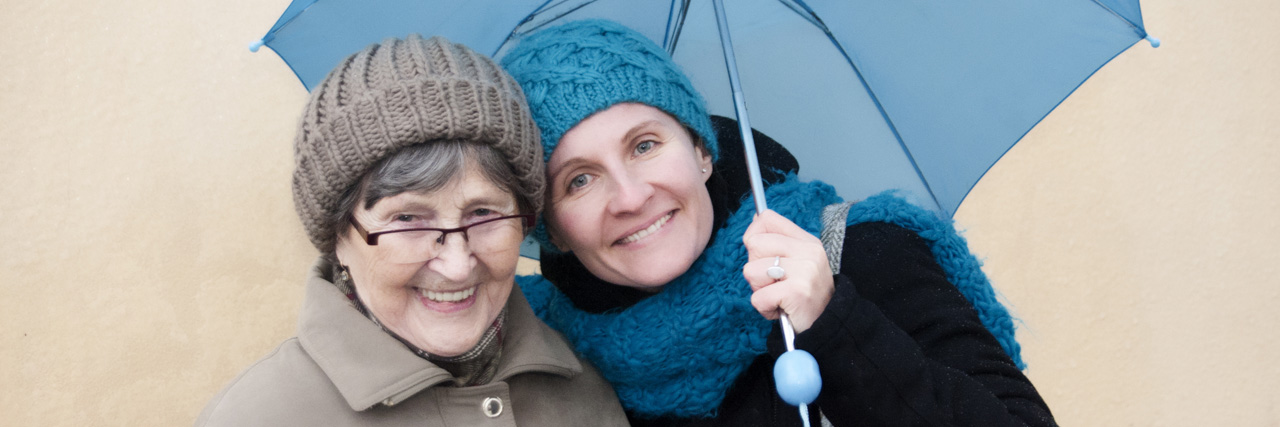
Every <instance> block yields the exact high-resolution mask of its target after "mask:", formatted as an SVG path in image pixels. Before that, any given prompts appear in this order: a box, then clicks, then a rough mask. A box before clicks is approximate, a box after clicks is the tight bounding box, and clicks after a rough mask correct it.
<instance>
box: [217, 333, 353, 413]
mask: <svg viewBox="0 0 1280 427" xmlns="http://www.w3.org/2000/svg"><path fill="white" fill-rule="evenodd" d="M334 408H336V409H339V410H341V409H347V404H346V402H345V401H344V400H343V399H342V396H341V395H339V394H338V391H337V389H336V388H335V387H334V386H333V384H332V383H331V382H330V381H329V379H328V377H327V376H325V375H324V372H323V371H322V370H321V369H320V367H319V365H316V363H315V361H313V360H312V359H311V357H310V356H309V355H308V354H307V353H306V351H305V350H303V349H302V346H301V345H300V344H299V343H298V339H297V338H290V339H288V340H285V341H284V342H283V343H281V344H280V345H279V346H278V347H276V349H275V350H274V351H272V352H271V353H270V354H268V355H267V356H265V357H263V358H262V359H259V360H258V361H257V362H255V363H254V364H253V365H251V366H249V367H248V368H247V369H245V370H244V371H243V372H241V373H240V375H238V376H236V378H235V379H233V380H232V381H231V383H230V384H227V386H226V387H225V388H223V389H222V391H220V392H219V393H218V394H217V395H216V396H214V398H213V399H212V400H211V401H209V403H208V404H207V405H206V406H205V408H204V411H202V412H201V413H200V417H199V418H197V419H196V426H209V427H212V426H254V425H263V426H266V425H275V426H287V425H306V424H305V420H307V419H315V418H316V417H317V416H318V415H320V414H321V413H324V412H332V411H333V410H334ZM300 421H301V422H304V424H298V423H299V422H300Z"/></svg>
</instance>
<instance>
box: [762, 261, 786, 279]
mask: <svg viewBox="0 0 1280 427" xmlns="http://www.w3.org/2000/svg"><path fill="white" fill-rule="evenodd" d="M779 262H782V257H781V256H776V257H773V267H769V269H768V270H765V271H764V273H765V274H768V275H769V278H771V279H773V280H782V278H783V277H787V270H783V269H782V266H780V265H778V263H779Z"/></svg>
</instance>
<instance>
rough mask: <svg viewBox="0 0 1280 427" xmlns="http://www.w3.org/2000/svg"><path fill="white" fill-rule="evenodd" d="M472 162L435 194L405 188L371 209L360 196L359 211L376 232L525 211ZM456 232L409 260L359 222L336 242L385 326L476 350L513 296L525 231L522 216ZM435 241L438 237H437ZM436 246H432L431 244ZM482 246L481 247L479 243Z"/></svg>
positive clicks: (422, 344) (425, 342) (415, 339)
mask: <svg viewBox="0 0 1280 427" xmlns="http://www.w3.org/2000/svg"><path fill="white" fill-rule="evenodd" d="M478 169H479V167H478V166H476V165H475V164H474V163H472V162H471V161H470V160H468V161H467V165H466V166H465V167H464V168H463V174H462V176H461V177H458V178H457V179H454V181H453V182H451V183H449V184H448V185H446V186H444V187H441V188H440V189H438V190H436V191H433V192H430V193H425V194H424V193H413V192H407V193H401V194H398V195H395V196H392V197H387V198H384V199H381V200H379V201H378V202H377V203H376V204H374V206H373V207H372V208H370V209H365V208H364V206H363V204H360V203H358V204H357V205H358V206H357V207H356V210H355V212H354V218H355V221H356V222H357V223H359V224H360V226H361V227H363V228H364V229H365V230H367V231H368V232H370V233H377V232H380V231H388V230H397V229H405V228H422V227H432V228H456V227H463V226H467V225H470V224H475V223H478V222H481V221H484V220H486V219H493V218H498V217H501V216H506V215H514V214H518V213H519V212H517V207H516V202H515V198H514V197H513V196H512V195H511V194H510V193H508V192H506V191H504V190H503V189H501V188H499V187H497V186H495V185H494V184H493V183H491V182H490V181H489V180H488V179H487V178H485V177H484V176H483V175H481V174H480V172H479V171H478ZM467 233H468V236H466V237H464V236H463V235H462V233H451V234H448V235H447V236H445V238H444V239H443V244H440V245H434V248H431V249H427V251H428V252H434V253H433V254H427V255H422V256H421V257H422V258H427V257H431V255H434V257H431V258H430V259H428V260H426V261H424V262H416V263H408V264H405V263H402V262H403V261H404V258H406V254H404V253H391V252H388V251H390V250H394V246H395V245H392V244H391V243H392V242H391V240H390V238H391V237H392V236H395V235H397V234H399V236H398V237H400V238H404V237H406V235H410V234H411V233H394V234H387V235H383V236H381V237H380V241H379V244H378V245H376V246H371V245H369V244H367V243H366V242H365V240H364V239H363V238H362V237H361V236H360V235H359V233H358V232H357V231H355V229H354V228H353V227H347V229H346V232H345V233H344V235H342V236H340V237H339V240H338V244H337V249H336V252H337V255H338V260H339V261H340V262H341V263H342V264H343V265H345V266H347V268H348V269H349V271H350V274H351V280H352V282H353V283H354V286H355V289H356V293H357V294H358V295H359V297H360V301H361V302H362V303H363V304H364V306H365V307H366V308H368V309H369V310H370V311H371V312H372V313H373V315H374V316H376V317H377V318H378V321H379V322H381V323H382V324H383V326H384V327H386V328H387V329H389V330H391V331H392V332H395V333H396V334H397V335H399V336H400V337H401V338H404V339H405V340H407V341H409V343H411V344H413V345H414V346H417V347H418V348H420V349H422V350H426V351H427V352H430V353H432V354H435V355H440V356H456V355H459V354H462V353H464V352H466V351H467V350H470V349H471V348H472V347H474V346H475V345H476V342H477V341H479V339H480V337H481V335H483V333H484V331H485V330H486V329H487V328H489V326H490V325H491V324H493V322H494V320H495V319H496V318H497V316H498V314H499V313H500V312H501V311H502V308H503V307H504V306H505V305H506V303H507V297H508V296H509V295H510V292H511V287H512V286H513V284H514V279H515V269H516V261H517V259H518V258H519V255H520V249H519V246H520V241H521V239H522V238H523V236H524V234H523V227H522V223H521V222H520V221H518V220H501V221H496V222H494V223H490V224H485V225H483V226H478V227H476V228H473V229H471V230H469V231H468V232H467ZM431 241H432V242H434V241H435V240H434V239H431ZM428 246H430V245H428ZM473 249H481V250H473Z"/></svg>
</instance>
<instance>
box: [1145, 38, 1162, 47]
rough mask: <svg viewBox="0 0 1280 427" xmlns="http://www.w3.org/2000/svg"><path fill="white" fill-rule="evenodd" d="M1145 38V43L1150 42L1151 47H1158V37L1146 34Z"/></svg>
mask: <svg viewBox="0 0 1280 427" xmlns="http://www.w3.org/2000/svg"><path fill="white" fill-rule="evenodd" d="M1145 39H1146V40H1147V43H1151V47H1153V48H1155V47H1160V39H1158V38H1155V37H1151V36H1150V35H1148V36H1146V37H1145Z"/></svg>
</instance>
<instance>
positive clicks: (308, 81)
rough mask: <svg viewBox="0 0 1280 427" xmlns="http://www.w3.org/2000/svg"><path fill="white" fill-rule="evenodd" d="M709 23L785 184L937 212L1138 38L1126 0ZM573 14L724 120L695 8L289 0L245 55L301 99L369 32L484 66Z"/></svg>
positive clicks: (1049, 0) (855, 4)
mask: <svg viewBox="0 0 1280 427" xmlns="http://www.w3.org/2000/svg"><path fill="white" fill-rule="evenodd" d="M725 14H726V16H727V22H728V23H729V30H730V33H731V34H732V37H733V47H734V50H735V52H736V57H737V65H738V69H739V70H740V71H739V73H740V76H741V77H740V79H741V86H742V88H743V93H744V95H745V104H746V107H747V110H748V111H750V113H751V116H750V117H751V120H750V123H751V125H752V127H754V128H756V129H758V130H760V131H762V132H764V133H765V134H767V135H769V136H771V137H773V138H775V139H776V140H778V141H781V142H782V143H783V145H785V146H786V147H787V149H788V150H790V151H791V152H792V153H793V154H794V155H795V157H796V159H797V160H798V161H799V163H800V165H801V166H802V168H801V170H800V175H801V177H802V178H806V179H820V180H823V181H826V182H827V183H830V184H832V185H834V186H835V187H836V188H837V189H838V190H839V192H840V193H841V195H843V196H844V197H845V198H848V199H861V198H864V197H866V196H869V195H872V194H875V193H878V192H880V191H883V190H886V189H900V190H904V191H905V192H906V193H907V195H908V196H914V201H915V202H916V203H918V204H920V205H922V206H926V207H931V208H933V209H934V210H936V211H938V212H940V213H943V214H944V215H947V216H950V215H952V214H953V213H954V212H955V210H956V208H957V207H958V206H959V205H960V202H961V201H962V200H963V199H964V197H965V195H966V194H968V192H969V190H970V189H971V188H972V187H973V186H974V185H975V184H976V183H977V181H978V179H979V178H981V177H982V175H983V174H984V173H985V172H986V171H987V169H989V168H990V167H991V165H993V164H994V163H995V162H996V160H998V159H999V158H1000V156H1002V155H1003V154H1004V153H1005V152H1006V151H1007V150H1008V149H1009V148H1010V147H1012V146H1013V144H1014V143H1016V142H1017V141H1018V140H1019V139H1021V138H1022V136H1023V135H1024V134H1026V133H1027V132H1028V131H1029V130H1030V129H1031V128H1032V127H1033V126H1034V125H1035V124H1036V123H1038V122H1039V121H1040V120H1041V119H1042V118H1043V117H1044V116H1045V115H1047V114H1048V113H1049V112H1050V111H1051V110H1053V108H1054V107H1056V106H1057V105H1058V103H1060V102H1061V101H1062V100H1063V99H1064V98H1066V96H1067V95H1069V94H1070V93H1071V92H1072V91H1074V90H1075V88H1076V87H1078V86H1079V85H1080V84H1081V83H1083V82H1084V81H1085V80H1086V79H1087V78H1088V77H1089V76H1090V75H1092V74H1093V73H1094V72H1095V71H1096V70H1098V68H1100V67H1101V66H1102V65H1104V64H1106V63H1107V62H1108V61H1110V60H1111V58H1113V57H1115V56H1116V55H1118V54H1119V53H1120V52H1123V51H1124V50H1126V49H1127V48H1128V47H1129V46H1132V45H1133V44H1134V43H1136V42H1137V41H1139V40H1142V39H1143V38H1147V33H1146V30H1145V29H1144V27H1143V22H1142V16H1141V12H1140V9H1139V6H1138V1H1137V0H1037V1H1027V0H984V1H963V2H957V1H921V0H897V1H868V0H804V1H802V0H736V1H733V2H729V3H728V4H727V5H726V7H725ZM587 18H606V19H611V20H615V21H618V22H621V23H623V24H625V25H627V26H629V27H631V28H633V29H636V30H638V31H640V32H642V33H644V34H645V35H646V36H648V37H649V38H651V39H652V40H654V41H655V42H657V43H658V44H660V45H662V46H664V47H665V48H666V49H667V50H668V52H670V53H671V54H672V57H673V58H674V59H675V61H676V62H677V63H679V64H680V65H681V66H682V67H683V68H684V70H685V72H686V73H687V74H688V75H689V77H690V80H692V81H693V83H694V85H695V86H696V87H697V88H698V89H699V90H700V91H702V93H703V95H704V96H706V98H707V102H708V109H709V111H710V112H711V113H712V114H717V115H724V116H730V117H732V116H733V115H734V111H735V109H734V101H733V98H732V96H731V93H730V89H729V82H728V77H727V76H728V73H727V72H726V68H725V61H724V56H723V55H722V53H721V42H720V38H719V33H718V32H717V27H716V18H715V13H714V11H713V9H712V6H711V2H710V1H709V0H707V1H697V0H672V1H669V2H650V1H646V2H636V1H631V0H559V1H553V0H471V1H467V2H455V1H438V0H436V1H431V0H376V1H364V0H295V1H294V2H293V4H291V5H290V6H289V8H288V9H287V10H286V11H285V13H284V15H283V16H281V17H280V19H279V20H278V21H277V22H276V24H275V25H274V26H273V27H272V28H271V30H270V31H269V32H268V33H267V34H266V36H264V37H263V38H262V40H260V41H258V42H256V43H255V45H254V46H253V48H254V49H255V50H256V47H257V46H261V45H262V44H265V45H266V46H268V47H271V48H272V49H273V50H275V51H276V52H277V53H278V54H279V55H280V57H281V58H283V59H284V60H285V62H286V63H288V64H289V66H290V67H291V68H293V70H294V72H295V73H296V74H297V75H298V78H299V79H301V80H302V82H303V84H304V85H306V86H307V88H308V89H310V88H311V87H312V86H313V85H315V84H317V83H318V82H319V81H320V80H322V79H323V78H324V76H325V74H326V73H328V71H329V70H330V69H331V68H333V67H334V66H335V65H337V63H338V62H339V61H341V60H342V59H343V58H345V57H346V56H347V55H349V54H350V53H352V52H356V51H358V50H360V49H361V48H363V47H365V46H367V45H368V44H370V43H374V42H379V41H381V40H382V39H384V38H386V37H404V36H405V35H407V34H410V33H420V34H423V35H425V36H432V35H442V36H445V37H447V38H449V39H450V40H452V41H455V42H459V43H463V44H466V45H468V46H471V47H472V48H473V49H476V50H477V51H479V52H483V53H488V54H492V55H494V56H495V57H499V58H500V57H501V56H502V54H503V52H504V51H505V49H508V48H510V47H512V46H514V45H515V43H516V42H518V41H519V39H520V37H522V36H523V35H525V34H528V33H530V32H533V31H536V30H537V29H539V28H542V27H544V26H546V25H553V24H555V23H557V22H565V21H568V20H577V19H587ZM1149 40H1150V41H1151V42H1152V45H1153V46H1155V45H1157V43H1158V42H1156V41H1155V40H1154V39H1149Z"/></svg>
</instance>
